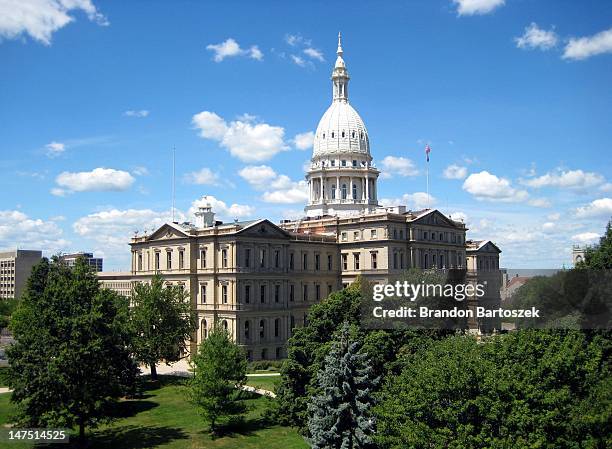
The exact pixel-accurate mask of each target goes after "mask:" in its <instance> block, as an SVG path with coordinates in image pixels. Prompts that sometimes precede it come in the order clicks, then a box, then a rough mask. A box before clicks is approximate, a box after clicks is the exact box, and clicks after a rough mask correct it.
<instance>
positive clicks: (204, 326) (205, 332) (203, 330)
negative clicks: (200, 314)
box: [200, 320, 208, 341]
mask: <svg viewBox="0 0 612 449" xmlns="http://www.w3.org/2000/svg"><path fill="white" fill-rule="evenodd" d="M200 329H201V330H200V335H201V337H202V341H204V340H206V338H207V337H208V325H207V324H206V320H202V323H201V324H200Z"/></svg>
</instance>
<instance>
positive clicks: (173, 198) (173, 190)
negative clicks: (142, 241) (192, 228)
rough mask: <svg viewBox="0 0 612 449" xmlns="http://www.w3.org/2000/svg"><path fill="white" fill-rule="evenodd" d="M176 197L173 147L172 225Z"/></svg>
mask: <svg viewBox="0 0 612 449" xmlns="http://www.w3.org/2000/svg"><path fill="white" fill-rule="evenodd" d="M175 196H176V147H175V146H172V223H174V209H175Z"/></svg>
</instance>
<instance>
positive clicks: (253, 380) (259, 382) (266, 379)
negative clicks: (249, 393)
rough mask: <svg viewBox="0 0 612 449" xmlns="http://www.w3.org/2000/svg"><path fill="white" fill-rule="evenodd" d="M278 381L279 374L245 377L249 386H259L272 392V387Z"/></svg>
mask: <svg viewBox="0 0 612 449" xmlns="http://www.w3.org/2000/svg"><path fill="white" fill-rule="evenodd" d="M279 382H280V376H257V377H247V381H246V384H247V385H250V386H251V387H255V388H261V389H263V390H268V391H272V392H274V387H275V386H276V385H277V384H278V383H279Z"/></svg>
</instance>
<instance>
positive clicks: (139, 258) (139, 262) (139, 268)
mask: <svg viewBox="0 0 612 449" xmlns="http://www.w3.org/2000/svg"><path fill="white" fill-rule="evenodd" d="M138 271H142V254H138Z"/></svg>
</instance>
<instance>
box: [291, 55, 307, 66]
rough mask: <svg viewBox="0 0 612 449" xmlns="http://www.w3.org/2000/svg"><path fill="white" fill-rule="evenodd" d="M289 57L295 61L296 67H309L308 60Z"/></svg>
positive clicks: (295, 56) (299, 57)
mask: <svg viewBox="0 0 612 449" xmlns="http://www.w3.org/2000/svg"><path fill="white" fill-rule="evenodd" d="M289 57H290V58H291V60H292V61H293V63H294V64H295V65H298V66H300V67H306V65H307V63H306V60H305V59H304V58H302V57H301V56H297V55H289Z"/></svg>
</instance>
